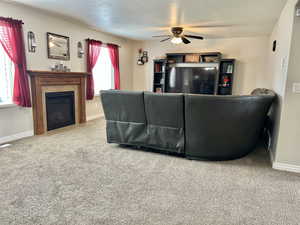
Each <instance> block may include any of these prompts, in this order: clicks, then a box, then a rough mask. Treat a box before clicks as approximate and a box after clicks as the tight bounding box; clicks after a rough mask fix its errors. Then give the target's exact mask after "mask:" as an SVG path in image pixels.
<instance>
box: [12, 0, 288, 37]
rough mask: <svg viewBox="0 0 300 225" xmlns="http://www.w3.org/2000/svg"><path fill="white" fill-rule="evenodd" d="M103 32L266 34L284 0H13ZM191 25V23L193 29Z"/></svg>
mask: <svg viewBox="0 0 300 225" xmlns="http://www.w3.org/2000/svg"><path fill="white" fill-rule="evenodd" d="M14 1H15V2H19V3H22V4H25V5H29V6H32V7H35V8H40V9H44V10H48V11H51V12H54V13H59V14H62V15H64V16H68V17H72V18H74V19H77V20H79V21H81V22H83V23H85V24H88V25H90V26H92V27H94V28H97V29H100V30H102V31H105V32H108V33H112V34H116V35H120V36H123V37H127V38H132V39H137V40H146V39H151V36H152V35H158V34H168V33H169V28H168V27H170V26H175V25H180V26H183V27H185V28H186V29H185V31H186V33H190V34H201V35H203V36H204V37H205V38H226V37H243V36H256V35H267V34H270V32H271V31H272V28H273V26H274V24H275V22H276V20H277V19H278V18H279V15H280V12H281V11H282V9H283V7H284V5H285V3H286V1H287V0H14ZM195 26H196V27H195Z"/></svg>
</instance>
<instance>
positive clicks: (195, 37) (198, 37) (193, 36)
mask: <svg viewBox="0 0 300 225" xmlns="http://www.w3.org/2000/svg"><path fill="white" fill-rule="evenodd" d="M184 36H186V37H189V38H194V39H199V40H203V39H204V38H203V37H201V36H196V35H184Z"/></svg>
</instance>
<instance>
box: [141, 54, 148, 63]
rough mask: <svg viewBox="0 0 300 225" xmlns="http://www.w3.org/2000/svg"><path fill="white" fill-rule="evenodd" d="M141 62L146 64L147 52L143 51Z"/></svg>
mask: <svg viewBox="0 0 300 225" xmlns="http://www.w3.org/2000/svg"><path fill="white" fill-rule="evenodd" d="M142 61H143V62H144V63H146V62H148V52H147V51H143V56H142Z"/></svg>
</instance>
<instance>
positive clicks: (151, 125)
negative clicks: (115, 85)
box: [101, 89, 275, 160]
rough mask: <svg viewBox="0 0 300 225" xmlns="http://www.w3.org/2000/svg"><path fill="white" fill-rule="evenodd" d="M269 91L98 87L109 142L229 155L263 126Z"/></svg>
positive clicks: (250, 142)
mask: <svg viewBox="0 0 300 225" xmlns="http://www.w3.org/2000/svg"><path fill="white" fill-rule="evenodd" d="M274 98H275V94H274V92H272V91H269V90H265V89H263V90H262V89H258V90H255V91H254V92H253V95H249V96H213V95H193V94H167V93H164V94H156V93H151V92H132V91H116V90H109V91H101V99H102V105H103V109H104V114H105V118H106V122H107V127H106V130H107V141H108V143H117V144H125V145H132V146H140V147H147V148H152V149H158V150H162V151H166V152H173V153H179V154H182V155H184V156H186V157H187V158H190V159H202V160H229V159H235V158H239V157H242V156H244V155H246V154H248V153H249V152H251V151H252V150H253V149H254V148H255V146H256V144H257V142H258V140H259V137H260V135H261V133H262V131H263V128H264V124H265V121H266V118H267V115H268V111H269V108H270V106H271V104H272V102H273V100H274Z"/></svg>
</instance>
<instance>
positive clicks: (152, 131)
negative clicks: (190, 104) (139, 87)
mask: <svg viewBox="0 0 300 225" xmlns="http://www.w3.org/2000/svg"><path fill="white" fill-rule="evenodd" d="M144 102H145V111H146V118H147V132H148V135H149V137H148V139H147V145H148V146H150V147H155V148H159V149H166V150H168V151H172V152H177V153H183V152H184V104H183V94H167V93H163V94H158V93H151V92H145V93H144Z"/></svg>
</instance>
